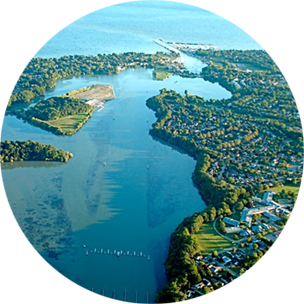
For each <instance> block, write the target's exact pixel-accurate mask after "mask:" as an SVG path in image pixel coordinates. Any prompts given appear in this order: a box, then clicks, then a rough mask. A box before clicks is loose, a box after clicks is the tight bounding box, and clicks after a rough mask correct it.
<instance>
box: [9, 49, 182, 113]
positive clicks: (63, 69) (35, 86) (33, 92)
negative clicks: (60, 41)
mask: <svg viewBox="0 0 304 304" xmlns="http://www.w3.org/2000/svg"><path fill="white" fill-rule="evenodd" d="M177 56H179V55H178V54H176V53H172V54H168V53H163V52H157V53H156V54H144V53H135V52H128V53H122V54H103V55H102V54H98V55H97V56H84V55H74V56H72V55H71V56H63V57H61V58H47V59H46V58H33V59H32V60H31V61H30V63H29V64H28V65H27V67H26V68H25V70H24V71H23V73H22V74H21V76H20V78H19V80H18V82H17V84H16V86H15V88H14V91H13V94H12V95H11V97H10V100H9V102H8V110H10V109H11V106H12V105H13V104H16V103H30V102H32V100H33V98H35V97H37V96H42V95H44V94H45V91H46V89H52V88H54V87H55V86H56V81H57V80H58V79H61V78H67V77H74V76H82V75H111V74H118V73H119V71H121V70H124V69H127V68H139V67H142V68H154V67H155V66H157V67H159V68H162V67H169V68H170V66H171V64H172V63H173V61H174V60H175V59H176V57H177ZM175 64H176V63H175ZM11 113H12V111H11Z"/></svg>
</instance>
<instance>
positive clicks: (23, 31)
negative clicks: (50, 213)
mask: <svg viewBox="0 0 304 304" xmlns="http://www.w3.org/2000/svg"><path fill="white" fill-rule="evenodd" d="M303 12H304V2H303V1H302V0H292V1H288V0H249V1H241V0H230V1H225V0H204V1H198V0H188V1H180V0H178V1H176V0H166V1H162V0H155V1H142V0H130V1H123V0H114V1H98V0H90V1H82V0H45V1H39V0H31V1H23V0H10V1H5V0H1V1H0V16H1V18H0V29H1V30H0V41H1V44H0V58H14V57H37V56H40V57H55V56H61V55H70V54H93V55H95V54H98V53H113V52H116V53H117V52H124V51H143V52H155V51H157V50H161V48H160V47H159V46H157V45H155V44H154V43H153V39H158V38H163V39H165V40H168V41H182V42H185V41H186V42H199V43H206V44H210V43H211V44H215V45H217V46H218V47H220V48H223V49H257V48H259V49H265V48H267V47H272V48H277V47H288V46H295V45H299V44H304V36H303V30H304V18H303Z"/></svg>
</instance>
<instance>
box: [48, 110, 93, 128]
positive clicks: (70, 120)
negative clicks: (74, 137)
mask: <svg viewBox="0 0 304 304" xmlns="http://www.w3.org/2000/svg"><path fill="white" fill-rule="evenodd" d="M87 116H88V114H86V113H82V114H76V115H72V116H66V117H62V118H59V119H56V120H52V121H48V123H49V124H51V125H52V126H54V127H57V128H61V129H62V130H63V131H64V132H69V131H74V130H75V129H76V128H77V125H78V124H79V122H82V121H84V120H85V119H86V118H87Z"/></svg>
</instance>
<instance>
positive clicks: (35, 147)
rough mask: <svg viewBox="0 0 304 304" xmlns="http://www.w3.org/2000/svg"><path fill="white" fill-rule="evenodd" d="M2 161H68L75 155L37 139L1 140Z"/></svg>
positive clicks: (0, 152) (0, 153)
mask: <svg viewBox="0 0 304 304" xmlns="http://www.w3.org/2000/svg"><path fill="white" fill-rule="evenodd" d="M0 155H1V163H4V162H11V163H12V162H15V161H57V162H67V161H68V160H69V159H70V158H72V157H73V154H72V153H70V152H65V151H63V150H61V149H60V150H57V149H56V148H55V147H53V146H51V145H44V144H41V143H39V142H35V141H31V140H29V141H15V142H14V141H9V140H6V141H1V149H0Z"/></svg>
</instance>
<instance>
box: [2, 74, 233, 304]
mask: <svg viewBox="0 0 304 304" xmlns="http://www.w3.org/2000/svg"><path fill="white" fill-rule="evenodd" d="M95 83H100V84H109V85H112V86H113V87H114V90H115V94H116V99H114V100H111V101H109V102H107V103H106V106H105V108H104V109H103V110H101V111H98V110H96V111H95V112H94V114H93V116H92V118H91V119H90V120H89V121H88V122H87V123H86V124H85V125H84V126H83V128H82V129H81V130H80V131H79V132H77V133H76V134H74V135H73V136H71V137H64V136H55V135H53V134H51V133H49V132H47V131H44V130H41V129H39V128H37V127H34V126H31V125H29V124H27V123H25V122H23V121H21V120H18V119H16V118H15V117H12V116H6V117H5V119H4V124H3V131H2V138H1V140H6V139H9V140H35V141H39V142H42V143H44V144H52V145H54V146H55V147H56V148H62V149H64V150H67V151H70V152H72V153H73V154H74V158H73V159H71V160H70V161H69V162H68V163H66V164H61V163H43V162H27V163H13V164H3V165H2V176H3V181H4V186H5V190H6V193H7V197H8V200H9V203H10V205H11V207H12V211H13V213H14V215H15V217H16V219H17V221H18V223H19V225H20V227H21V229H22V230H23V231H24V233H25V235H26V237H27V238H28V239H29V241H30V242H31V243H32V245H33V246H34V247H35V248H36V249H37V250H38V251H39V252H40V254H41V255H42V256H43V257H44V258H45V259H46V260H47V262H48V263H50V264H51V265H52V266H53V267H54V268H55V269H56V270H58V271H59V272H60V273H62V274H63V275H64V276H66V277H67V278H69V279H71V280H72V281H74V282H75V283H77V284H79V285H81V286H83V287H84V288H87V289H89V290H93V291H94V292H96V293H99V294H103V295H105V296H107V297H114V298H116V299H119V300H126V301H129V302H135V301H137V302H142V303H146V302H147V301H149V302H152V301H153V300H154V298H155V294H156V292H157V291H158V290H159V289H160V288H162V287H163V286H164V285H165V283H166V278H165V272H164V267H163V263H164V261H165V257H166V254H167V250H168V246H169V237H170V234H171V233H172V232H173V231H174V229H175V228H176V227H177V225H178V224H179V223H180V222H181V221H182V220H183V218H184V217H186V216H188V215H191V214H193V213H194V212H196V211H201V210H203V209H204V208H205V204H204V202H203V201H202V199H201V198H200V196H199V195H198V191H197V189H196V188H195V187H194V185H193V183H192V180H191V174H192V172H193V170H194V167H195V161H194V160H193V159H192V158H190V157H189V156H188V155H186V154H184V153H182V152H181V151H178V150H176V149H174V148H172V147H170V146H168V145H165V144H164V143H162V142H159V141H157V140H155V139H153V138H152V137H151V136H150V135H149V129H151V125H152V123H153V122H155V120H156V118H155V116H154V112H153V111H151V110H150V109H148V108H147V107H146V100H147V99H148V98H149V97H151V96H153V95H157V94H158V92H159V90H160V89H162V88H164V87H165V88H167V89H174V90H176V91H177V92H179V93H184V91H185V90H186V89H187V90H188V91H189V92H190V93H193V94H197V95H200V96H204V97H205V98H206V99H208V98H228V97H230V93H229V92H227V91H226V90H225V89H223V88H222V87H220V86H219V85H217V84H211V83H209V82H206V81H204V80H202V79H199V78H196V79H187V78H181V77H179V76H171V77H170V78H168V79H166V80H165V81H163V82H161V81H154V80H153V79H152V71H151V70H149V69H134V70H133V69H128V70H125V71H122V72H121V73H120V74H119V75H111V76H92V77H79V78H73V79H65V80H60V81H58V82H57V86H56V88H55V89H54V90H52V91H49V92H47V94H46V96H45V98H49V97H51V96H58V95H61V94H63V93H66V92H68V91H71V90H76V89H79V88H81V87H85V86H89V85H92V84H95ZM84 245H85V247H84ZM118 252H119V257H117V253H118ZM86 253H87V255H86ZM111 253H112V254H111Z"/></svg>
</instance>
